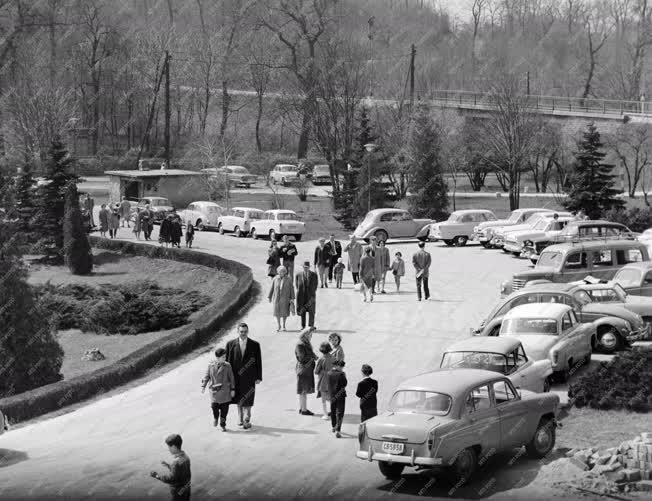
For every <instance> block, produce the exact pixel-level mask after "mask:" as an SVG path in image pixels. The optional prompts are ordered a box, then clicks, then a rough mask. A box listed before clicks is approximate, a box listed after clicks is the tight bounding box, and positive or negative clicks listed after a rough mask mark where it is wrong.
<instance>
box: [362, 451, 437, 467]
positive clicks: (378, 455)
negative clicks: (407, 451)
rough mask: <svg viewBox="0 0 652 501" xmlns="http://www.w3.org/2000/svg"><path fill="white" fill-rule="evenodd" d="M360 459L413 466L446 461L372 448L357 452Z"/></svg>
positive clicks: (435, 464)
mask: <svg viewBox="0 0 652 501" xmlns="http://www.w3.org/2000/svg"><path fill="white" fill-rule="evenodd" d="M355 455H356V457H357V458H358V459H365V460H367V461H385V462H388V463H400V464H407V465H411V466H440V465H443V464H444V462H443V460H442V458H430V457H421V456H415V455H414V453H413V454H412V455H410V456H398V455H396V454H387V453H385V452H374V451H373V450H372V449H371V448H369V450H368V451H358V452H356V454H355Z"/></svg>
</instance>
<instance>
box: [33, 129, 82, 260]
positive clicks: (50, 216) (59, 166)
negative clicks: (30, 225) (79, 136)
mask: <svg viewBox="0 0 652 501" xmlns="http://www.w3.org/2000/svg"><path fill="white" fill-rule="evenodd" d="M49 155H50V158H49V160H48V164H47V171H46V175H45V180H46V182H47V183H46V184H45V185H44V186H43V188H42V190H41V204H42V205H41V217H40V218H39V220H40V221H42V223H41V225H40V228H39V229H40V230H41V231H40V232H41V234H42V235H43V236H44V237H46V238H48V239H49V240H51V242H52V243H53V244H54V247H55V249H56V251H57V252H58V253H59V254H60V255H61V253H62V251H63V217H64V214H65V196H66V187H67V186H68V184H69V183H73V182H77V180H78V179H79V177H78V176H77V175H76V174H74V173H73V172H71V169H72V166H73V163H74V160H73V159H72V158H71V157H70V156H69V155H68V150H66V148H65V146H64V145H63V143H62V142H61V141H60V140H58V139H55V140H54V141H52V146H51V147H50V153H49Z"/></svg>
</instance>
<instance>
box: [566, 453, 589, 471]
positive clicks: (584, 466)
mask: <svg viewBox="0 0 652 501" xmlns="http://www.w3.org/2000/svg"><path fill="white" fill-rule="evenodd" d="M570 464H572V465H574V466H576V467H577V468H579V469H580V470H582V471H586V470H588V469H589V465H587V464H586V461H585V460H582V459H581V457H577V456H573V457H572V458H570Z"/></svg>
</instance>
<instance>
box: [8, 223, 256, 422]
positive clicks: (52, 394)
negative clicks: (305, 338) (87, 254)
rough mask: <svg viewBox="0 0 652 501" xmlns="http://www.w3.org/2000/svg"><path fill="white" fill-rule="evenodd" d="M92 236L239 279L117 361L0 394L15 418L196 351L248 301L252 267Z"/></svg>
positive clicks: (98, 242)
mask: <svg viewBox="0 0 652 501" xmlns="http://www.w3.org/2000/svg"><path fill="white" fill-rule="evenodd" d="M89 238H90V240H91V245H93V247H96V248H101V249H108V250H112V251H119V252H123V253H126V254H133V255H137V256H147V257H152V258H156V259H172V260H175V261H180V262H186V263H192V264H197V265H202V266H206V267H209V268H217V269H219V270H221V271H224V272H226V273H229V274H231V275H234V276H235V277H236V278H237V280H236V282H235V284H234V285H233V287H232V288H231V289H230V290H229V291H228V292H227V293H226V294H225V295H224V296H223V297H222V298H221V299H220V301H219V303H218V304H217V305H216V307H214V308H204V310H202V311H201V312H200V313H199V315H198V317H197V318H196V319H195V320H194V321H193V322H192V323H191V324H189V325H186V326H182V327H180V328H179V329H177V330H176V331H175V332H173V333H171V334H169V335H167V336H165V337H163V338H161V339H158V340H156V341H154V342H152V343H150V344H148V345H146V346H143V347H142V348H140V349H138V350H136V351H135V352H133V353H131V354H129V355H127V356H126V357H124V358H122V359H120V360H118V361H116V362H115V363H113V364H111V365H108V366H106V367H102V368H101V369H98V370H96V371H93V372H90V373H88V374H83V375H80V376H77V377H74V378H72V379H69V380H63V381H59V382H56V383H52V384H49V385H46V386H42V387H40V388H36V389H34V390H30V391H27V392H24V393H21V394H19V395H14V396H11V397H6V398H3V399H0V409H2V412H3V414H4V415H5V416H8V417H9V418H10V419H11V421H12V422H13V423H15V422H19V421H24V420H26V419H31V418H33V417H36V416H40V415H42V414H46V413H48V412H52V411H55V410H58V409H60V408H62V407H65V406H66V405H70V404H73V403H77V402H81V401H82V400H85V399H88V398H90V397H93V396H95V395H97V394H99V393H103V392H105V391H108V390H110V389H112V388H115V387H117V386H120V385H123V384H125V383H127V382H129V381H131V380H133V379H135V378H137V377H140V376H142V375H143V374H144V373H145V372H147V371H148V370H149V369H152V368H154V367H157V366H160V365H162V364H164V363H166V362H167V361H168V360H171V359H174V358H176V357H179V356H180V355H182V354H185V353H188V352H190V351H192V350H194V349H195V348H197V347H199V346H201V345H202V344H204V343H205V342H206V341H207V340H209V339H210V338H211V337H212V336H213V335H214V334H215V332H216V331H217V330H219V328H220V327H221V326H222V325H223V324H224V323H226V322H227V321H229V320H231V318H232V317H233V316H234V315H235V314H236V313H237V312H238V310H239V309H240V308H241V307H242V306H243V305H244V304H245V303H246V302H247V301H248V300H249V297H250V295H251V292H252V289H253V283H254V280H253V274H252V271H251V268H249V267H248V266H245V265H244V264H241V263H238V262H235V261H231V260H229V259H224V258H222V257H220V256H216V255H213V254H206V253H204V252H197V251H194V250H187V249H177V248H164V247H156V246H149V245H145V244H138V243H133V242H124V241H120V240H109V239H103V238H99V237H95V236H91V237H89Z"/></svg>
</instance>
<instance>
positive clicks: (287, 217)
mask: <svg viewBox="0 0 652 501" xmlns="http://www.w3.org/2000/svg"><path fill="white" fill-rule="evenodd" d="M276 219H278V220H279V221H298V220H299V217H298V216H297V215H296V214H295V213H294V212H278V213H277V214H276Z"/></svg>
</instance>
